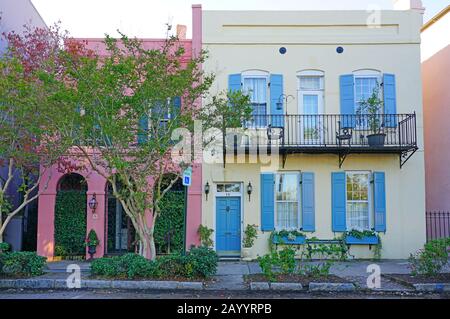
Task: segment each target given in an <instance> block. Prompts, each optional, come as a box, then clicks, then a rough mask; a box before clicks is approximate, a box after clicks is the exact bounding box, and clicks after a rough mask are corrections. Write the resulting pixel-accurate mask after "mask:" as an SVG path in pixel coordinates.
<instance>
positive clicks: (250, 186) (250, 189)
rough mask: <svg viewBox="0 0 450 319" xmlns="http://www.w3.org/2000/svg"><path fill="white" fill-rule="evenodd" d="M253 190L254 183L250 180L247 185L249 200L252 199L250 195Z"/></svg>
mask: <svg viewBox="0 0 450 319" xmlns="http://www.w3.org/2000/svg"><path fill="white" fill-rule="evenodd" d="M252 192H253V186H252V183H250V182H248V185H247V194H248V201H250V195H251V194H252Z"/></svg>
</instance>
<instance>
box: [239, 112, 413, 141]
mask: <svg viewBox="0 0 450 319" xmlns="http://www.w3.org/2000/svg"><path fill="white" fill-rule="evenodd" d="M245 126H246V128H248V129H255V130H266V131H267V137H268V139H267V140H269V141H270V140H272V141H273V140H274V139H278V140H279V145H282V146H284V147H315V146H322V147H345V146H356V147H399V148H410V147H416V146H417V131H416V115H415V114H379V115H370V114H361V115H341V114H317V115H304V114H297V115H254V116H253V118H252V119H251V120H250V121H248V122H247V123H246V124H245ZM264 134H265V133H264ZM374 134H375V135H378V137H376V138H377V139H378V143H376V144H374V143H373V141H374V140H373V139H372V137H373V136H374ZM272 135H273V136H272ZM380 138H381V140H380ZM262 141H263V139H259V142H258V144H259V145H261V144H262V143H264V142H262Z"/></svg>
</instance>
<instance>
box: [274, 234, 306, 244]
mask: <svg viewBox="0 0 450 319" xmlns="http://www.w3.org/2000/svg"><path fill="white" fill-rule="evenodd" d="M272 242H273V243H274V244H280V245H303V244H305V242H306V237H305V236H296V237H295V239H294V240H289V239H288V236H282V237H281V236H274V237H273V239H272Z"/></svg>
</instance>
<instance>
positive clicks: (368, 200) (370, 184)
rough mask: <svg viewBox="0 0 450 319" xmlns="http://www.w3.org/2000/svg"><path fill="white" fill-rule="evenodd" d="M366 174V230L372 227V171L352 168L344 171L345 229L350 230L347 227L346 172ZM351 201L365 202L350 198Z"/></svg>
mask: <svg viewBox="0 0 450 319" xmlns="http://www.w3.org/2000/svg"><path fill="white" fill-rule="evenodd" d="M362 173H364V174H367V175H368V179H367V181H368V187H367V192H368V194H367V202H368V214H369V228H368V229H367V230H372V229H373V227H374V211H373V206H374V203H373V200H374V196H373V172H372V171H365V170H362V171H358V170H352V171H345V224H346V228H347V231H351V230H352V229H351V228H350V227H349V225H348V218H347V216H348V215H347V214H348V212H347V203H348V199H347V175H348V174H362ZM351 202H365V201H355V200H352V201H351Z"/></svg>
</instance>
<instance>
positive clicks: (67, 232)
mask: <svg viewBox="0 0 450 319" xmlns="http://www.w3.org/2000/svg"><path fill="white" fill-rule="evenodd" d="M86 200H87V197H86V194H85V193H83V192H79V191H60V192H58V195H57V196H56V207H55V255H56V256H74V255H84V254H85V239H86V214H87V213H86Z"/></svg>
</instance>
